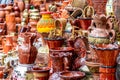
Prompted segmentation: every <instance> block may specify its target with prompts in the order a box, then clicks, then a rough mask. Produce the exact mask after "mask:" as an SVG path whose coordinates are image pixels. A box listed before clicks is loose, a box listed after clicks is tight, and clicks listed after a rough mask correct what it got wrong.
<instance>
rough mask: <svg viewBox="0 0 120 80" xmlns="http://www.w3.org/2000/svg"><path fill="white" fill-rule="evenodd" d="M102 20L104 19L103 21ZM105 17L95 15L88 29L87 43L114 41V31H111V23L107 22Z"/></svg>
mask: <svg viewBox="0 0 120 80" xmlns="http://www.w3.org/2000/svg"><path fill="white" fill-rule="evenodd" d="M103 18H104V19H103ZM108 20H109V19H108V18H106V16H105V15H95V16H94V18H93V21H92V24H91V27H89V29H88V31H89V35H88V41H89V43H91V44H102V43H106V44H108V43H112V42H114V40H115V31H114V30H112V23H111V22H108Z"/></svg>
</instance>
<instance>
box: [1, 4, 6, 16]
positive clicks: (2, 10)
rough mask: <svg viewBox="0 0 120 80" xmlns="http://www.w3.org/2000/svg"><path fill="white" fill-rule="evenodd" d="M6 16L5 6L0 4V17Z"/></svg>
mask: <svg viewBox="0 0 120 80" xmlns="http://www.w3.org/2000/svg"><path fill="white" fill-rule="evenodd" d="M4 17H5V10H4V8H3V6H2V5H0V18H4Z"/></svg>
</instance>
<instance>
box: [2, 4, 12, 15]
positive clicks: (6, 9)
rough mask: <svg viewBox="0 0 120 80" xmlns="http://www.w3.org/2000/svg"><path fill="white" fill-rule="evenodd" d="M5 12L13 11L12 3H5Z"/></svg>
mask: <svg viewBox="0 0 120 80" xmlns="http://www.w3.org/2000/svg"><path fill="white" fill-rule="evenodd" d="M4 10H5V14H9V13H10V12H12V11H13V6H12V5H7V6H6V7H5V8H4Z"/></svg>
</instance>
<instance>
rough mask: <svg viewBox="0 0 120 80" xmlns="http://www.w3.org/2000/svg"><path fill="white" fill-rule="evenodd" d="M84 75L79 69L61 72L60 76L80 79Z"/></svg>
mask: <svg viewBox="0 0 120 80" xmlns="http://www.w3.org/2000/svg"><path fill="white" fill-rule="evenodd" d="M84 76H85V73H83V72H80V71H68V72H65V71H63V72H61V73H60V77H61V79H63V80H82V78H83V77H84Z"/></svg>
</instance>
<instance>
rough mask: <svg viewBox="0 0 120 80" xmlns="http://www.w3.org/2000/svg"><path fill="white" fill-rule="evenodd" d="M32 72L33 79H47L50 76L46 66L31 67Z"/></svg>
mask: <svg viewBox="0 0 120 80" xmlns="http://www.w3.org/2000/svg"><path fill="white" fill-rule="evenodd" d="M32 72H33V75H34V79H35V80H48V79H49V76H50V73H49V72H50V68H48V67H33V68H32Z"/></svg>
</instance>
